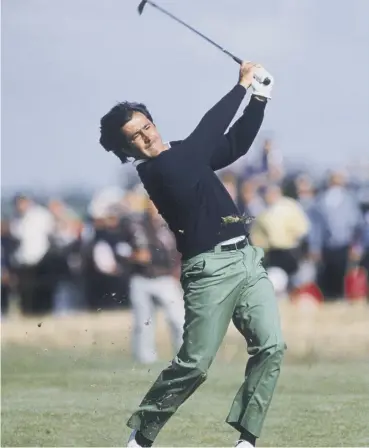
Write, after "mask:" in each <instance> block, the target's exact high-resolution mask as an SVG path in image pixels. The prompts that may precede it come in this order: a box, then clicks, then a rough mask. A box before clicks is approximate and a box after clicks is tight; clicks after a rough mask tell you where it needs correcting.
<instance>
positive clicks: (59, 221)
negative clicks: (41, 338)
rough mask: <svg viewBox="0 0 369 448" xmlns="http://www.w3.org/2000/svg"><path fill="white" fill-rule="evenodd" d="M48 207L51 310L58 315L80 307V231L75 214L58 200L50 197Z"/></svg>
mask: <svg viewBox="0 0 369 448" xmlns="http://www.w3.org/2000/svg"><path fill="white" fill-rule="evenodd" d="M49 210H50V212H51V213H52V215H53V217H54V219H55V229H54V232H53V235H52V237H51V242H52V253H53V256H54V272H55V277H56V282H57V283H56V288H55V294H54V311H55V312H56V313H57V314H64V313H68V312H70V311H72V310H77V309H80V308H81V307H82V305H83V297H82V283H81V274H82V271H81V269H82V258H81V256H82V254H81V244H82V231H83V224H82V222H81V221H80V219H79V217H78V216H77V214H76V213H75V212H74V211H73V210H72V209H71V208H70V207H68V206H67V205H66V204H64V203H63V202H62V201H60V200H56V199H51V200H50V201H49Z"/></svg>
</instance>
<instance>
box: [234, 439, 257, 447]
mask: <svg viewBox="0 0 369 448" xmlns="http://www.w3.org/2000/svg"><path fill="white" fill-rule="evenodd" d="M235 446H236V447H237V448H255V447H254V445H252V444H251V443H250V442H246V440H238V441H237V442H236V445H235Z"/></svg>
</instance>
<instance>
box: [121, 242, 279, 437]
mask: <svg viewBox="0 0 369 448" xmlns="http://www.w3.org/2000/svg"><path fill="white" fill-rule="evenodd" d="M263 255H264V252H263V250H262V249H259V248H256V247H253V246H246V247H245V248H243V249H238V250H233V251H228V252H222V251H221V250H220V248H219V247H215V249H214V251H213V252H206V253H203V254H201V255H197V256H195V257H193V258H191V259H189V260H186V261H184V262H183V263H182V274H181V283H182V287H183V290H184V305H185V325H184V334H183V345H182V347H181V348H180V350H179V352H178V354H177V356H176V357H175V358H174V360H173V361H172V363H171V365H170V366H169V367H168V368H166V369H165V370H163V371H162V373H161V374H160V375H159V377H158V378H157V380H156V382H155V383H154V384H153V385H152V387H151V389H150V390H149V391H148V393H147V394H146V396H145V397H144V399H143V400H142V402H141V404H140V406H139V408H138V410H137V411H136V412H135V413H134V414H133V415H132V416H131V418H130V419H129V420H128V422H127V426H128V427H130V428H132V429H138V430H140V432H141V433H142V434H143V435H144V436H145V437H146V438H147V439H149V440H151V441H154V439H155V437H156V436H157V434H158V433H159V431H160V430H161V429H162V427H163V426H164V425H165V423H166V422H167V421H168V420H169V418H170V417H171V416H172V415H173V414H174V413H175V412H176V410H177V409H178V408H179V406H180V405H181V404H182V403H184V402H185V400H186V399H187V398H188V397H189V396H190V395H191V394H192V393H193V392H194V391H195V390H196V389H197V388H198V387H199V386H200V385H201V384H202V383H203V382H204V381H205V379H206V376H207V371H208V369H209V367H210V365H211V363H212V362H213V360H214V358H215V355H216V353H217V351H218V349H219V347H220V345H221V343H222V341H223V339H224V336H225V334H226V332H227V329H228V326H229V324H230V322H231V320H233V323H234V325H235V326H236V328H237V329H238V330H239V332H240V333H241V335H242V336H243V337H244V338H245V340H246V342H247V351H248V354H249V355H250V356H249V359H248V362H247V365H246V371H245V378H244V382H243V384H242V385H241V387H240V389H239V391H238V392H237V394H236V397H235V398H234V401H233V404H232V406H231V409H230V412H229V414H228V417H227V419H226V422H227V423H228V424H230V425H231V426H233V427H234V428H235V429H236V430H237V431H240V432H242V431H243V430H247V431H248V432H250V433H251V434H253V435H254V436H255V437H260V433H261V429H262V426H263V422H264V419H265V416H266V413H267V411H268V407H269V405H270V402H271V399H272V396H273V393H274V389H275V387H276V383H277V380H278V377H279V372H280V366H281V362H282V358H283V353H284V350H285V348H286V346H285V343H284V340H283V337H282V333H281V326H280V318H279V311H278V305H277V301H276V298H275V295H274V290H273V286H272V284H271V282H270V280H269V279H268V276H267V274H266V271H265V269H264V267H263V265H262V258H263ZM226 380H227V379H226V378H225V381H226Z"/></svg>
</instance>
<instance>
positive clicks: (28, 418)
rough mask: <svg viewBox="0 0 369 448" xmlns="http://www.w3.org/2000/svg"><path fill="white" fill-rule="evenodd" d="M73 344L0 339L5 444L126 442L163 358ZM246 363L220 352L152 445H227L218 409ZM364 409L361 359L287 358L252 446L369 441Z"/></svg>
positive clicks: (365, 379)
mask: <svg viewBox="0 0 369 448" xmlns="http://www.w3.org/2000/svg"><path fill="white" fill-rule="evenodd" d="M77 350H78V349H70V350H63V349H49V350H44V349H40V348H35V347H34V346H30V347H27V348H25V347H23V348H22V347H19V346H16V345H7V346H6V347H4V348H3V350H2V444H1V446H73V447H77V446H89V447H93V446H100V447H108V446H114V447H115V446H125V444H126V440H127V437H128V435H129V430H128V428H126V426H125V422H126V420H127V419H128V417H129V415H130V414H131V412H132V411H133V410H134V409H135V407H136V406H137V405H138V403H139V402H140V400H141V398H142V396H143V394H144V393H145V391H146V390H147V389H148V387H149V386H150V384H151V382H153V381H154V380H155V378H156V376H157V375H158V373H159V372H160V370H161V369H162V368H163V367H164V366H165V365H166V363H165V362H164V363H163V362H161V363H158V364H156V365H154V366H152V367H151V368H149V367H142V366H139V365H135V364H133V363H132V362H131V361H130V360H129V358H128V357H127V355H126V354H124V353H122V352H121V351H118V350H117V351H109V352H108V351H104V352H103V351H101V350H100V351H99V350H98V349H97V348H96V349H95V350H90V351H84V350H81V351H77ZM243 369H244V365H243V362H240V361H232V367H231V368H230V367H228V366H226V365H225V363H224V362H223V363H220V362H219V361H216V362H215V364H214V365H213V366H212V368H211V370H210V375H209V379H208V381H207V382H206V383H205V384H204V385H203V386H202V387H201V388H200V389H199V390H198V391H197V392H196V394H194V395H193V396H192V397H191V398H190V399H189V400H188V401H187V402H186V403H185V404H184V405H183V406H182V407H181V408H180V409H179V411H178V413H177V414H176V415H175V416H174V417H173V418H172V419H171V420H170V421H169V423H168V424H167V425H166V427H165V428H164V430H163V431H162V433H161V434H160V436H159V438H158V439H157V443H156V445H157V446H213V447H220V446H233V445H234V442H235V440H236V438H237V433H235V432H234V431H233V429H232V428H230V427H228V425H226V424H225V423H224V419H225V417H226V415H227V412H228V408H229V406H230V403H231V401H232V399H233V396H234V394H235V393H236V391H237V389H238V387H239V385H240V382H241V379H242V376H243ZM368 415H369V366H368V363H367V362H366V363H364V362H351V363H344V362H340V363H333V362H329V363H327V362H319V363H313V364H310V365H309V364H301V363H299V364H290V363H287V362H286V363H285V365H284V367H283V371H282V374H281V377H280V381H279V385H278V390H277V392H276V395H275V398H274V400H273V403H272V406H271V408H270V411H269V414H268V417H267V420H266V422H265V427H264V431H263V435H262V438H261V439H260V441H259V443H258V446H369V429H368V428H369V424H368V421H369V420H368Z"/></svg>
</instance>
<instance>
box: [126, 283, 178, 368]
mask: <svg viewBox="0 0 369 448" xmlns="http://www.w3.org/2000/svg"><path fill="white" fill-rule="evenodd" d="M154 298H155V299H156V301H157V302H158V304H159V305H160V306H161V308H162V309H163V311H164V314H165V316H166V318H167V321H168V324H169V326H170V331H171V334H172V344H173V349H174V351H175V354H176V353H177V352H178V350H179V349H180V347H181V345H182V335H183V325H184V305H183V293H182V289H181V286H180V283H179V281H178V280H176V279H175V278H174V277H172V276H169V275H168V276H161V277H157V278H146V277H143V276H140V275H133V276H132V278H131V285H130V300H131V304H132V310H133V318H134V329H133V334H132V346H133V355H134V357H135V358H136V360H137V361H139V362H140V363H144V364H149V363H152V362H155V361H156V359H157V351H156V341H155V335H156V331H155V322H154V318H155V302H154V300H153V299H154Z"/></svg>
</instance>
